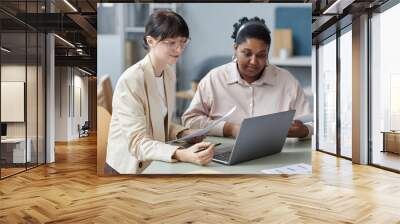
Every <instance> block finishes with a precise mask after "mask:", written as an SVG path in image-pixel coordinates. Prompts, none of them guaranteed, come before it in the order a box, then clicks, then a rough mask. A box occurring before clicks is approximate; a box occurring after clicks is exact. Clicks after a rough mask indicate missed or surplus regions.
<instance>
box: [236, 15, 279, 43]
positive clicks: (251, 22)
mask: <svg viewBox="0 0 400 224" xmlns="http://www.w3.org/2000/svg"><path fill="white" fill-rule="evenodd" d="M270 33H271V32H270V31H269V29H268V27H267V25H266V24H265V20H264V19H260V18H258V17H257V16H256V17H254V18H251V19H248V18H247V17H242V18H241V19H239V22H237V23H235V24H233V33H232V36H231V37H232V38H233V39H234V40H235V43H236V44H241V43H243V42H245V41H246V39H247V38H257V39H259V40H263V41H264V42H265V43H266V44H267V45H268V46H270V45H271V36H270Z"/></svg>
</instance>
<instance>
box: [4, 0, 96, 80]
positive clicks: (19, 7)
mask: <svg viewBox="0 0 400 224" xmlns="http://www.w3.org/2000/svg"><path fill="white" fill-rule="evenodd" d="M96 5H97V1H93V0H68V1H64V0H47V1H45V0H23V1H22V0H1V1H0V27H1V30H2V46H4V47H7V49H11V50H12V51H11V52H10V53H8V54H7V60H10V61H18V60H20V61H21V60H24V58H25V56H26V58H28V59H29V58H33V57H36V56H35V55H36V51H37V50H38V49H37V46H38V44H37V43H36V42H37V41H36V39H35V40H32V39H33V38H34V37H35V36H36V35H37V33H44V32H50V33H55V34H57V36H56V38H55V55H56V66H57V65H62V66H79V67H81V68H83V69H86V70H87V71H90V72H91V73H92V74H96V57H97V51H96V48H97V37H96V35H97V30H96V27H97V12H96ZM50 9H51V10H50ZM50 11H51V13H49V12H50ZM25 32H27V34H28V35H25ZM30 32H32V33H35V35H33V34H29V33H30ZM25 36H26V37H25ZM59 37H60V38H59ZM64 40H66V41H64ZM26 41H27V44H26ZM31 42H32V43H31ZM33 42H34V43H33ZM67 42H68V43H67ZM69 43H70V44H69ZM25 46H27V47H25ZM41 47H43V46H42V45H39V48H41ZM39 50H40V49H39ZM3 54H4V52H2V55H3ZM5 58H6V57H3V60H5Z"/></svg>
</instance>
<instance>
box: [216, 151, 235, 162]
mask: <svg viewBox="0 0 400 224" xmlns="http://www.w3.org/2000/svg"><path fill="white" fill-rule="evenodd" d="M231 152H232V151H227V152H223V153H220V154H216V155H214V159H218V160H222V161H228V160H229V157H230V156H231Z"/></svg>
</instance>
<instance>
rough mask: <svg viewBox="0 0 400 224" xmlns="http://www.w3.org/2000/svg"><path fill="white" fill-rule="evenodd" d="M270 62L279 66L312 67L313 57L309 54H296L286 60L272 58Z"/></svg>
mask: <svg viewBox="0 0 400 224" xmlns="http://www.w3.org/2000/svg"><path fill="white" fill-rule="evenodd" d="M270 62H271V64H273V65H277V66H293V67H309V66H310V67H311V57H309V56H294V57H289V58H287V59H285V60H281V59H280V58H272V59H271V61H270Z"/></svg>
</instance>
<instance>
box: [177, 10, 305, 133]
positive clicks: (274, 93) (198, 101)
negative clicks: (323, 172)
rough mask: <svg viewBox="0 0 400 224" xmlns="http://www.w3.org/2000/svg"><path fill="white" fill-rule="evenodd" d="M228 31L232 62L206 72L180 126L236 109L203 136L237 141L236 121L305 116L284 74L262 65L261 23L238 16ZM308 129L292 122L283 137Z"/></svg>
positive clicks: (266, 35) (296, 87) (264, 39)
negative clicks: (289, 112)
mask: <svg viewBox="0 0 400 224" xmlns="http://www.w3.org/2000/svg"><path fill="white" fill-rule="evenodd" d="M233 27H234V31H233V34H232V36H231V37H232V38H233V39H234V44H233V50H234V55H233V60H232V62H229V63H227V64H224V65H221V66H219V67H217V68H214V69H212V70H211V71H210V72H209V73H208V74H207V75H206V76H205V77H204V78H203V79H202V80H201V81H200V83H199V85H198V88H197V91H196V93H195V95H194V98H193V100H192V102H191V104H190V106H189V108H188V109H187V111H186V112H185V113H184V115H183V116H182V120H183V123H184V125H185V126H186V127H190V128H204V127H206V126H208V125H210V124H211V123H212V122H213V120H215V119H218V118H220V117H221V116H223V115H224V114H226V113H227V112H228V111H229V110H231V108H233V107H234V106H236V110H235V111H234V112H233V114H232V115H230V116H229V117H228V119H227V120H226V121H225V122H221V123H219V124H218V125H217V126H216V127H215V128H214V129H212V130H211V132H210V133H209V134H210V135H215V136H226V137H237V135H238V132H239V127H240V123H241V122H242V121H243V120H244V119H245V118H248V117H253V116H260V115H266V114H271V113H277V112H281V111H287V110H292V109H295V110H296V114H295V118H296V117H300V116H303V115H308V114H310V113H311V107H310V105H309V102H308V101H307V99H306V96H305V94H304V92H303V89H302V87H301V86H300V84H299V82H298V81H297V80H296V79H295V78H294V77H293V76H292V75H291V74H290V73H289V72H288V71H286V70H284V69H281V68H279V67H277V66H275V65H272V64H269V63H268V52H269V49H270V46H271V37H270V31H269V29H268V28H267V26H266V24H265V21H264V20H263V19H259V18H258V17H254V18H251V19H248V18H247V17H243V18H241V19H240V20H239V22H238V23H235V24H234V25H233ZM312 130H313V128H312V124H303V123H302V122H301V121H298V120H295V121H294V122H293V124H292V127H291V128H290V130H289V133H288V136H289V137H298V138H305V137H309V136H310V135H311V133H312Z"/></svg>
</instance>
